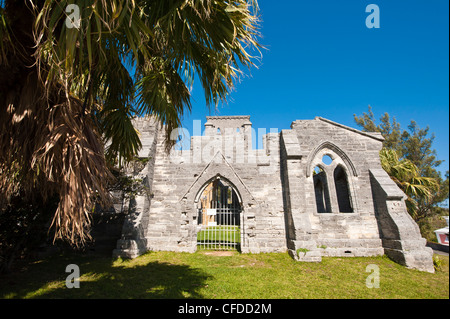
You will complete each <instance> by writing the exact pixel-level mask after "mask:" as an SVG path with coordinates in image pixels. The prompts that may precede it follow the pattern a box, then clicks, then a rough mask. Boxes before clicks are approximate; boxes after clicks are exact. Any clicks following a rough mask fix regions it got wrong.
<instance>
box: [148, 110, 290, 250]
mask: <svg viewBox="0 0 450 319" xmlns="http://www.w3.org/2000/svg"><path fill="white" fill-rule="evenodd" d="M148 132H150V135H151V136H154V139H153V141H156V145H155V147H154V154H150V157H151V158H152V159H154V160H153V161H150V163H149V165H151V166H149V167H148V168H147V174H148V175H147V176H148V179H149V180H151V191H150V192H151V199H150V203H149V204H148V209H147V211H145V213H144V215H145V216H143V217H141V219H142V220H144V221H145V225H146V230H145V231H144V232H141V233H140V235H139V236H141V237H144V239H142V240H141V241H140V242H145V245H146V249H147V250H172V251H186V252H193V251H195V250H196V249H197V232H198V231H199V229H200V228H199V227H198V220H197V216H198V196H199V193H200V192H201V190H202V189H203V187H205V186H206V185H207V184H208V183H209V182H211V180H213V179H214V178H218V177H219V178H222V179H224V180H226V181H228V182H230V183H231V184H232V185H233V187H234V188H235V190H236V191H237V193H238V194H239V197H240V198H241V200H242V208H243V211H242V213H241V250H242V251H243V252H274V251H278V252H281V251H286V235H285V229H286V227H285V222H284V208H283V200H282V186H281V177H280V164H279V163H280V154H279V135H278V134H267V135H266V136H265V137H264V146H265V147H264V149H263V150H254V149H253V147H252V144H251V122H250V121H249V117H220V118H213V117H211V118H208V122H207V123H206V124H205V135H204V136H195V137H193V138H192V141H191V149H190V150H183V151H173V152H171V153H170V154H167V153H166V152H165V151H164V147H163V146H164V145H163V143H164V138H165V136H164V135H163V133H162V132H163V131H159V133H160V134H155V133H154V132H156V131H154V130H148ZM148 139H149V140H152V138H151V137H148ZM150 149H152V148H150ZM140 227H142V225H140Z"/></svg>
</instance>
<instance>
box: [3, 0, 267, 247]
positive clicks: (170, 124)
mask: <svg viewBox="0 0 450 319" xmlns="http://www.w3.org/2000/svg"><path fill="white" fill-rule="evenodd" d="M72 3H74V1H63V0H60V1H57V0H46V1H44V0H14V1H13V0H0V74H1V77H0V204H1V205H2V206H3V207H4V206H5V205H6V204H5V203H10V202H11V199H12V198H16V197H17V195H18V194H20V197H22V198H25V199H27V201H28V200H29V201H31V202H33V198H36V200H35V201H34V203H36V205H38V203H41V202H42V203H45V202H47V201H48V200H49V199H50V198H53V197H54V195H55V194H56V195H57V196H58V198H59V200H58V204H57V209H56V212H55V213H54V216H53V220H52V229H53V230H54V233H55V238H63V239H67V240H68V241H70V242H71V243H72V244H79V243H81V244H82V243H84V242H85V241H86V240H87V239H88V238H89V231H88V230H89V225H90V217H89V215H90V211H91V209H92V207H93V206H94V202H95V201H97V202H99V203H101V204H102V205H104V206H106V205H109V203H110V197H109V192H108V183H109V181H110V180H111V179H112V174H111V173H110V170H109V167H111V166H112V165H116V164H119V165H121V164H124V163H126V162H128V161H130V160H131V159H133V158H134V157H135V155H136V154H137V152H138V150H139V148H140V147H141V143H140V140H139V136H138V133H137V132H136V131H135V129H134V128H133V125H132V122H131V119H132V117H133V116H136V115H138V116H155V117H157V118H158V119H159V120H161V122H162V123H164V124H165V127H166V130H167V131H168V132H171V131H172V129H174V128H177V127H179V126H181V119H182V117H183V115H184V114H186V113H188V112H189V111H190V110H191V95H190V88H191V87H192V85H193V83H194V80H197V79H198V80H199V82H200V84H201V85H202V87H203V89H204V92H205V97H206V101H207V103H208V105H211V106H212V105H214V106H216V105H217V104H218V103H219V102H225V101H226V100H227V98H228V94H229V92H230V91H231V90H232V89H233V87H234V84H235V82H236V81H237V80H238V79H239V76H240V75H241V74H242V69H243V68H246V67H248V68H250V67H252V66H254V65H255V57H253V56H252V54H251V53H252V52H257V51H258V50H259V48H260V45H259V44H258V42H257V40H258V37H259V32H258V29H259V25H258V16H257V14H258V13H257V12H258V4H257V1H256V0H236V1H225V0H215V1H212V0H202V1H199V0H142V1H141V0H136V1H128V0H125V1H117V0H111V1H106V0H89V1H86V0H82V1H76V4H77V6H76V7H78V8H79V12H78V13H79V19H77V17H76V15H73V13H76V12H75V10H74V9H73V6H71V8H72V9H71V10H72V11H71V10H68V9H69V5H70V4H72ZM69 18H70V19H69ZM72 18H73V19H72ZM168 136H170V134H169V135H168ZM166 144H167V146H168V148H169V147H170V146H171V141H170V140H169V139H168V140H167V143H166ZM105 145H107V147H106V148H105Z"/></svg>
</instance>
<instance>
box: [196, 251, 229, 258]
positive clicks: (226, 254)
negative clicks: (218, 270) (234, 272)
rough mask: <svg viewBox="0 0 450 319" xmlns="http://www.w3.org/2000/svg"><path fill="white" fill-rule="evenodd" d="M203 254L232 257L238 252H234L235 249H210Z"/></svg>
mask: <svg viewBox="0 0 450 319" xmlns="http://www.w3.org/2000/svg"><path fill="white" fill-rule="evenodd" d="M203 254H204V255H207V256H217V257H230V256H234V255H235V254H236V252H234V251H208V252H204V253H203Z"/></svg>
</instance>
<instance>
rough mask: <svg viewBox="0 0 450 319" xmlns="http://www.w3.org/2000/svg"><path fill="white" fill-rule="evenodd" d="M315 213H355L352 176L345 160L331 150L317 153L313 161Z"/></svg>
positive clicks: (325, 149)
mask: <svg viewBox="0 0 450 319" xmlns="http://www.w3.org/2000/svg"><path fill="white" fill-rule="evenodd" d="M311 164H313V166H312V167H314V168H313V169H312V178H313V187H314V199H315V207H314V208H315V212H316V213H317V214H331V213H355V207H354V198H353V195H354V194H353V192H352V186H351V180H350V179H351V176H349V175H348V174H349V173H348V170H347V165H346V164H345V162H344V159H343V158H341V157H340V156H338V155H337V154H336V153H335V152H333V151H332V150H330V149H327V148H324V149H322V150H320V151H318V152H317V153H316V156H315V159H314V160H313V161H312V163H311Z"/></svg>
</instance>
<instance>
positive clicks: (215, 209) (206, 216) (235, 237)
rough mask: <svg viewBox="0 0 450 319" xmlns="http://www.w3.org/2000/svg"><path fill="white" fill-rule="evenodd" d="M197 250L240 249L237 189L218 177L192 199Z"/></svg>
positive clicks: (239, 203)
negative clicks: (195, 211)
mask: <svg viewBox="0 0 450 319" xmlns="http://www.w3.org/2000/svg"><path fill="white" fill-rule="evenodd" d="M196 209H197V214H198V215H197V230H198V232H197V248H198V249H207V250H240V247H241V217H242V216H241V215H242V212H243V208H242V200H241V197H240V195H239V192H238V191H237V189H236V188H235V187H234V186H233V185H232V183H230V182H229V181H228V180H227V179H225V178H223V177H221V176H220V175H218V176H216V177H214V178H213V179H212V180H210V181H209V182H208V183H207V184H205V185H204V186H203V187H202V188H201V189H200V191H199V193H198V194H197V196H196Z"/></svg>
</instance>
